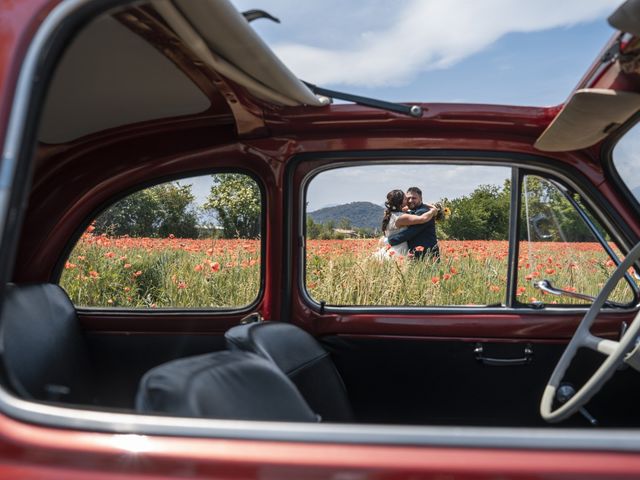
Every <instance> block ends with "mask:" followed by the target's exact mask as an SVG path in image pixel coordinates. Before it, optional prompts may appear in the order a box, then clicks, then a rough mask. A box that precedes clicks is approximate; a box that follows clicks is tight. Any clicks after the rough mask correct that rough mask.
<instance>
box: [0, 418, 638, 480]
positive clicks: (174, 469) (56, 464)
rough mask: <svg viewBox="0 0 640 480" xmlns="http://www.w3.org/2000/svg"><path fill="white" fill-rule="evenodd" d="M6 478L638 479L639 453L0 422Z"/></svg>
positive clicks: (0, 467)
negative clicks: (244, 437) (179, 434)
mask: <svg viewBox="0 0 640 480" xmlns="http://www.w3.org/2000/svg"><path fill="white" fill-rule="evenodd" d="M0 431H1V432H2V446H1V451H2V452H3V458H2V461H1V462H0V474H2V476H3V477H5V478H76V477H77V478H80V477H82V478H87V479H93V478H95V479H102V478H139V477H140V476H141V475H144V476H145V478H146V476H147V475H149V476H150V478H163V477H167V476H176V477H187V478H239V479H240V478H309V477H312V478H320V479H323V478H326V479H331V478H335V477H336V476H348V477H351V476H355V477H357V478H363V479H380V478H382V479H386V478H389V479H396V478H398V479H399V478H425V479H440V478H451V479H454V480H465V479H469V480H470V479H489V478H513V479H527V480H529V479H531V480H533V479H547V478H550V477H551V478H576V477H579V478H590V479H591V478H593V479H598V478H601V479H613V478H634V477H636V478H637V472H639V471H640V457H639V456H638V455H633V454H622V453H607V452H600V453H599V452H590V453H588V454H585V453H580V452H553V451H546V452H545V451H516V450H496V449H465V448H431V449H430V448H416V447H381V446H367V445H344V444H336V445H332V444H319V443H315V444H314V443H309V444H302V443H287V442H267V441H265V442H255V441H240V440H216V439H197V438H183V439H178V438H171V437H152V436H148V437H132V436H130V435H105V434H99V433H91V432H80V431H78V432H73V431H64V430H58V429H48V428H43V427H37V426H32V425H26V424H23V423H19V422H16V421H13V420H11V419H8V418H2V419H0Z"/></svg>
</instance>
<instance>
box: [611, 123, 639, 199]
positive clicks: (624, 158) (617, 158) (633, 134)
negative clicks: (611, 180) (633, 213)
mask: <svg viewBox="0 0 640 480" xmlns="http://www.w3.org/2000/svg"><path fill="white" fill-rule="evenodd" d="M638 151H640V124H635V125H634V126H633V127H632V128H631V129H630V130H629V131H628V132H627V133H625V134H624V136H623V137H622V138H620V140H619V141H618V143H617V144H616V146H615V147H614V149H613V152H612V154H611V158H612V160H613V167H614V169H615V170H616V171H617V173H618V177H619V178H620V180H621V181H622V182H623V183H624V184H625V186H626V187H627V189H628V190H629V191H630V192H631V194H632V195H633V196H634V197H635V199H636V200H637V201H638V202H640V169H638Z"/></svg>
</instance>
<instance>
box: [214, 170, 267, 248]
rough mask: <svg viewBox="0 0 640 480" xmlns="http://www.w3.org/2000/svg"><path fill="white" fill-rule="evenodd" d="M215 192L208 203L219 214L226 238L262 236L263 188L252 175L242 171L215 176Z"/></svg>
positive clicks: (219, 220)
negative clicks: (261, 188)
mask: <svg viewBox="0 0 640 480" xmlns="http://www.w3.org/2000/svg"><path fill="white" fill-rule="evenodd" d="M212 177H213V185H212V187H211V192H210V193H209V196H208V197H207V202H206V203H205V205H204V208H205V209H209V210H213V211H214V212H215V213H216V216H217V218H218V222H219V223H220V226H221V227H222V229H223V235H224V236H225V237H226V238H257V237H258V236H259V235H260V213H261V210H262V208H261V202H260V189H259V188H258V184H257V183H256V182H255V181H254V180H253V179H252V178H251V177H249V176H247V175H242V174H238V173H221V174H217V175H213V176H212Z"/></svg>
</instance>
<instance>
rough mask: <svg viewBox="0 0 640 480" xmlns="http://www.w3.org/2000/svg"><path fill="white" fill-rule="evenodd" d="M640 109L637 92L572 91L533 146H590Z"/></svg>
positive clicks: (564, 148) (553, 149)
mask: <svg viewBox="0 0 640 480" xmlns="http://www.w3.org/2000/svg"><path fill="white" fill-rule="evenodd" d="M638 110H640V94H637V93H631V92H618V91H615V90H607V89H596V88H592V89H589V88H586V89H583V90H578V91H576V92H575V93H574V94H573V95H572V96H571V98H570V99H569V101H568V102H567V103H566V104H565V105H564V107H563V108H562V110H560V113H558V115H557V116H556V118H554V119H553V121H552V122H551V123H550V124H549V126H548V127H547V129H546V130H545V131H544V132H542V135H540V137H539V138H538V140H537V141H536V143H535V144H534V146H535V147H536V148H537V149H538V150H542V151H545V152H563V151H570V150H578V149H580V148H586V147H590V146H591V145H594V144H596V143H597V142H599V141H600V140H602V139H604V138H605V137H606V136H607V135H608V134H609V133H610V132H611V131H612V130H613V129H614V128H616V127H617V126H619V125H621V124H623V123H624V122H625V121H626V120H627V119H629V117H631V115H633V114H634V113H635V112H637V111H638Z"/></svg>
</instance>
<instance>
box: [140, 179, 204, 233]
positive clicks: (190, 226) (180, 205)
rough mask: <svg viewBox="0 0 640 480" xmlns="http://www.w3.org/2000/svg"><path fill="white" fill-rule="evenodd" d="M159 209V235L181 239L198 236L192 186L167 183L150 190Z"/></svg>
mask: <svg viewBox="0 0 640 480" xmlns="http://www.w3.org/2000/svg"><path fill="white" fill-rule="evenodd" d="M150 193H151V195H152V196H153V197H154V199H155V203H156V205H157V208H158V212H157V217H158V220H157V233H158V235H159V236H160V237H167V236H169V235H171V234H173V235H175V236H176V237H181V238H195V237H197V236H198V227H197V223H198V219H197V215H196V211H195V209H194V208H193V201H194V200H195V197H194V196H193V193H191V185H180V184H179V183H178V182H176V183H165V184H162V185H157V186H155V187H153V188H151V189H150Z"/></svg>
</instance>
